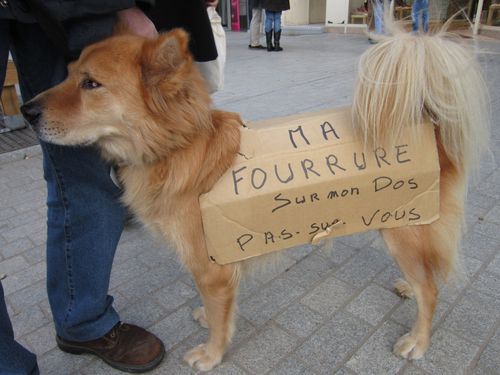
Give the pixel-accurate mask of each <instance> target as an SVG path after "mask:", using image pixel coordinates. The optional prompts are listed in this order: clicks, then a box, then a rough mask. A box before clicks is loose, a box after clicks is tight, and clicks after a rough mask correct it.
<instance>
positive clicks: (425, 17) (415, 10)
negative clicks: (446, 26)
mask: <svg viewBox="0 0 500 375" xmlns="http://www.w3.org/2000/svg"><path fill="white" fill-rule="evenodd" d="M420 16H422V31H423V32H424V33H427V32H429V0H415V1H414V2H413V5H412V7H411V21H412V29H413V32H414V33H418V31H419V29H420Z"/></svg>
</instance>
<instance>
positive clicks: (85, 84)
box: [80, 78, 101, 90]
mask: <svg viewBox="0 0 500 375" xmlns="http://www.w3.org/2000/svg"><path fill="white" fill-rule="evenodd" d="M80 87H81V88H82V89H84V90H93V89H97V88H99V87H101V84H100V83H99V82H96V81H93V80H91V79H90V78H85V79H84V80H83V81H82V82H81V83H80Z"/></svg>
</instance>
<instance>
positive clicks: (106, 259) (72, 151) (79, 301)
mask: <svg viewBox="0 0 500 375" xmlns="http://www.w3.org/2000/svg"><path fill="white" fill-rule="evenodd" d="M16 25H17V27H16V28H15V30H13V44H12V53H13V57H14V59H15V62H16V65H17V67H18V70H19V76H20V87H21V92H22V96H23V99H24V101H27V100H29V99H30V98H32V97H34V96H35V95H36V94H38V93H40V92H41V91H44V90H45V89H48V88H49V87H51V86H53V85H55V84H57V83H58V82H60V81H62V80H63V79H64V78H65V76H66V63H65V60H64V58H63V56H62V55H61V54H60V53H58V52H57V51H56V50H55V48H54V47H53V46H52V44H51V42H50V41H49V40H48V39H47V38H46V37H45V36H44V34H43V32H42V31H41V30H40V28H39V27H38V26H37V25H27V24H19V23H16ZM42 150H43V157H44V162H43V166H44V177H45V179H46V182H47V189H48V198H47V207H48V211H47V231H48V232H47V291H48V295H49V302H50V306H51V309H52V313H53V317H54V323H55V327H56V331H57V334H58V335H59V336H60V337H62V338H64V339H68V340H74V341H87V340H92V339H96V338H98V337H101V336H103V335H104V334H106V333H107V332H108V331H110V330H111V328H113V326H114V325H115V324H116V323H118V321H119V318H118V314H117V313H116V312H115V310H114V309H113V307H112V306H111V304H112V298H111V297H110V296H108V295H107V291H108V286H109V277H110V273H111V265H112V261H113V257H114V253H115V249H116V246H117V243H118V240H119V238H120V234H121V231H122V228H123V216H124V209H123V208H122V206H121V205H120V204H119V202H118V197H119V193H120V192H119V190H118V188H116V186H115V185H114V184H113V183H112V181H111V179H110V177H109V166H107V165H105V163H104V162H103V161H102V159H101V158H100V157H99V155H98V153H97V151H96V150H95V149H93V148H89V147H82V148H72V147H61V146H56V145H49V144H45V143H42Z"/></svg>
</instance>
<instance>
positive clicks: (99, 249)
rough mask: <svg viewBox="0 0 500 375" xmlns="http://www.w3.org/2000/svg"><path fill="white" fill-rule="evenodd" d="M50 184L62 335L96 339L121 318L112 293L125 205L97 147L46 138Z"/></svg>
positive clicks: (50, 261)
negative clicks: (68, 144) (51, 141)
mask: <svg viewBox="0 0 500 375" xmlns="http://www.w3.org/2000/svg"><path fill="white" fill-rule="evenodd" d="M42 149H43V155H44V174H45V179H46V181H47V186H48V198H47V206H48V218H47V225H48V237H47V290H48V292H49V302H50V305H51V308H52V313H53V315H54V323H55V326H56V331H57V333H58V335H59V336H61V337H63V338H64V339H67V340H72V341H87V340H93V339H96V338H98V337H100V336H102V335H103V334H105V333H106V332H108V331H109V330H110V329H111V328H112V327H113V326H114V325H115V324H116V323H117V322H118V320H119V317H118V314H117V313H116V311H115V310H114V309H113V307H112V302H113V298H112V297H111V296H109V295H108V294H107V292H108V288H109V279H110V275H111V267H112V264H113V258H114V254H115V250H116V246H117V244H118V241H119V239H120V235H121V232H122V230H123V218H124V215H125V212H124V208H123V207H122V206H121V205H120V204H119V201H118V200H119V195H120V191H119V189H118V188H117V187H116V186H115V185H114V184H113V182H112V181H111V179H110V177H109V170H110V167H109V166H107V165H106V164H105V163H104V162H103V161H102V160H101V158H100V156H99V154H98V153H97V151H96V150H95V149H93V148H91V147H81V148H73V147H61V146H57V145H52V144H47V143H42Z"/></svg>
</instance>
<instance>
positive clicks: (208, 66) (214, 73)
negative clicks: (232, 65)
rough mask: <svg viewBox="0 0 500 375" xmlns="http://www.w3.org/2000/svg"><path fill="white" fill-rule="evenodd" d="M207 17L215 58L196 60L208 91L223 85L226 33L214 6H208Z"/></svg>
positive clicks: (215, 89)
mask: <svg viewBox="0 0 500 375" xmlns="http://www.w3.org/2000/svg"><path fill="white" fill-rule="evenodd" d="M207 12H208V18H209V19H210V23H211V24H212V31H213V33H214V39H215V46H216V47H217V55H218V56H217V59H215V60H212V61H206V62H197V65H198V68H199V69H200V72H201V74H202V75H203V77H204V78H205V81H206V82H207V86H208V89H209V91H210V93H213V92H215V91H218V90H222V88H223V87H224V66H225V65H226V33H225V31H224V28H223V27H222V22H221V21H222V19H221V18H220V16H219V14H218V13H217V11H216V10H215V8H214V7H208V8H207Z"/></svg>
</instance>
